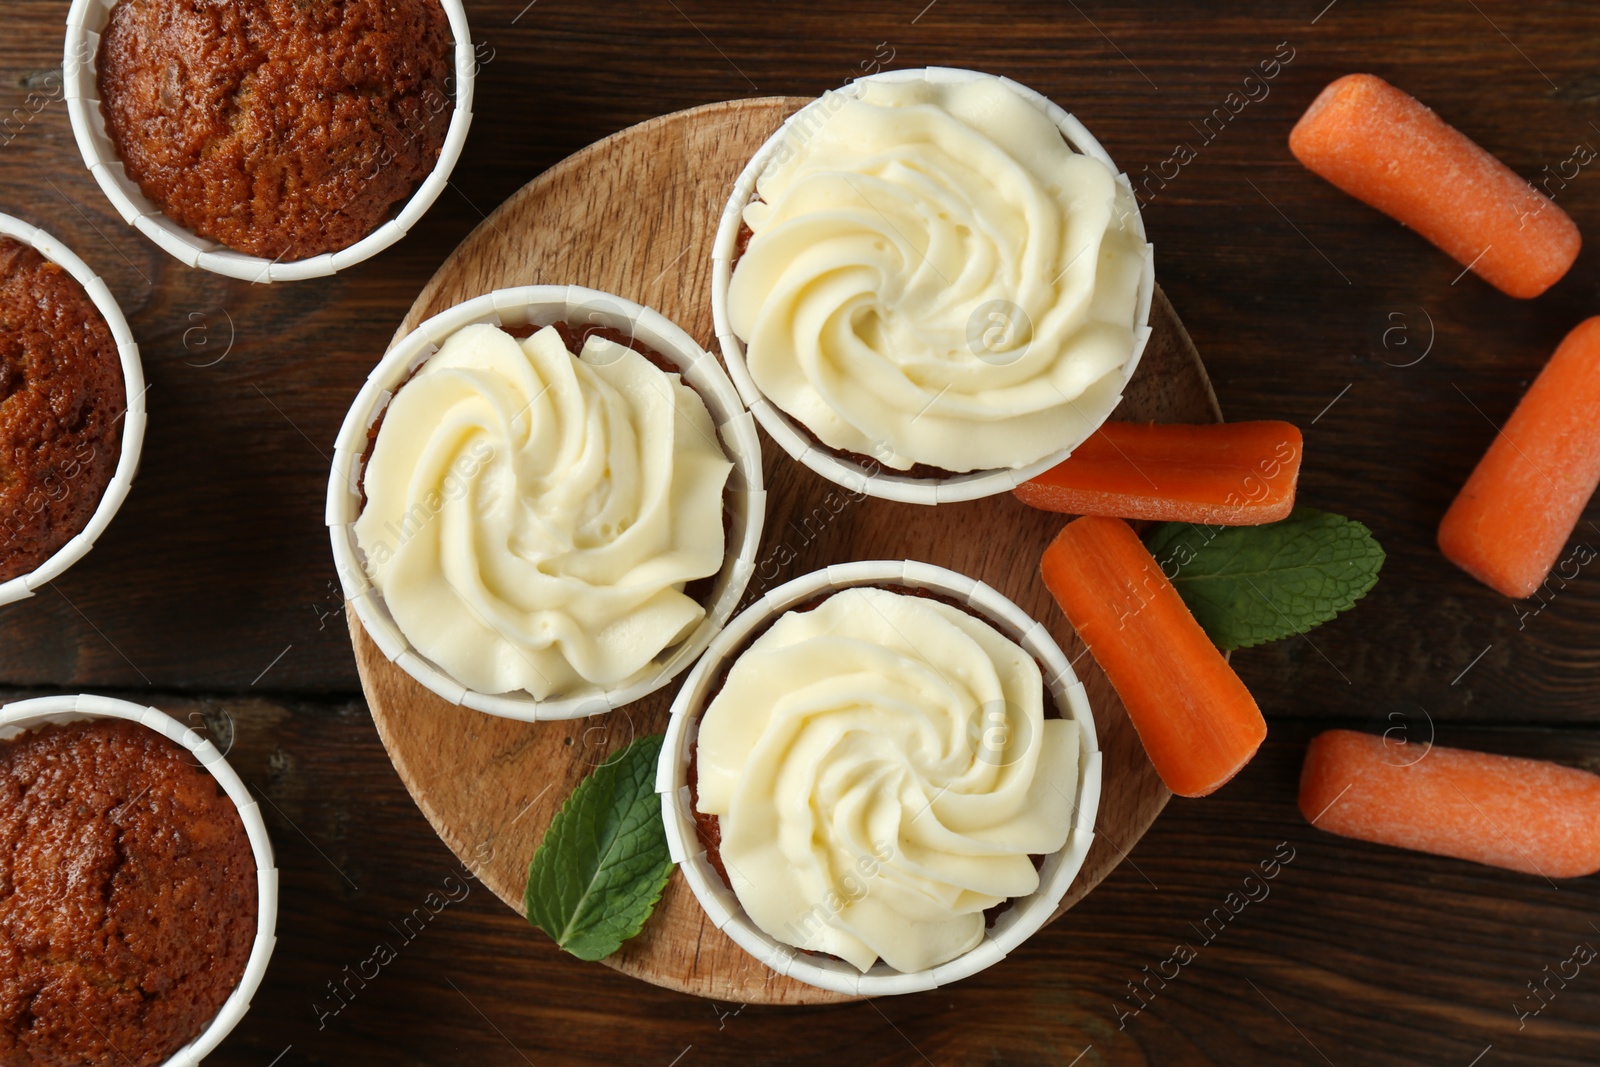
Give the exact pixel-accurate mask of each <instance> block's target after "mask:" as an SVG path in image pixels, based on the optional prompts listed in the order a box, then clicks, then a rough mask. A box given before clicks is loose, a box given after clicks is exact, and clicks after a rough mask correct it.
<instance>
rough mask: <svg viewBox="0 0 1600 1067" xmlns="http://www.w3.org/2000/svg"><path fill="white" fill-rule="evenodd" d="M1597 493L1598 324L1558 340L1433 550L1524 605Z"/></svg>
mask: <svg viewBox="0 0 1600 1067" xmlns="http://www.w3.org/2000/svg"><path fill="white" fill-rule="evenodd" d="M1596 486H1600V316H1597V317H1595V318H1592V319H1587V320H1585V321H1584V322H1582V323H1579V324H1578V326H1577V328H1576V329H1574V330H1573V331H1572V332H1571V333H1569V334H1567V336H1566V339H1565V340H1563V341H1562V342H1561V346H1560V347H1559V348H1557V349H1556V354H1555V355H1553V356H1551V357H1550V362H1549V363H1547V364H1545V368H1544V370H1542V371H1540V372H1539V376H1538V377H1537V378H1535V379H1534V381H1533V385H1531V386H1530V387H1529V388H1528V392H1527V393H1526V394H1525V395H1524V396H1523V398H1522V402H1521V403H1519V404H1518V405H1517V410H1516V411H1514V412H1512V413H1511V418H1510V420H1509V421H1507V422H1506V425H1505V428H1504V429H1503V430H1501V431H1500V433H1499V434H1497V435H1496V436H1495V439H1494V442H1493V443H1492V444H1490V445H1489V451H1487V452H1486V453H1484V456H1483V459H1481V460H1479V461H1478V466H1477V468H1476V469H1474V470H1473V472H1472V475H1471V477H1469V478H1468V479H1467V484H1466V485H1464V486H1462V487H1461V492H1460V494H1459V495H1457V496H1456V499H1455V502H1454V503H1453V504H1451V505H1450V510H1449V511H1447V512H1445V516H1444V521H1443V522H1441V523H1440V524H1439V548H1440V549H1441V550H1442V551H1443V552H1444V554H1445V557H1446V558H1447V559H1449V560H1450V562H1452V563H1454V564H1455V565H1456V566H1458V567H1460V568H1461V569H1462V570H1464V571H1466V572H1467V573H1468V574H1470V575H1472V576H1473V577H1474V578H1476V579H1478V580H1479V581H1480V582H1483V583H1484V584H1485V585H1487V586H1490V587H1491V588H1494V589H1497V590H1499V591H1500V592H1502V593H1504V594H1505V595H1506V596H1511V597H1525V596H1528V595H1530V594H1531V593H1533V592H1534V591H1535V590H1537V589H1538V588H1539V586H1540V585H1541V584H1543V583H1544V581H1545V579H1546V578H1547V577H1548V576H1549V574H1550V569H1551V568H1552V567H1554V566H1555V564H1556V560H1557V558H1558V557H1559V556H1560V555H1561V549H1562V547H1563V546H1564V545H1566V543H1567V538H1569V537H1570V536H1572V531H1573V529H1574V528H1575V527H1576V526H1577V525H1578V519H1579V517H1580V516H1582V514H1583V509H1584V506H1585V505H1586V504H1587V503H1588V502H1589V498H1590V497H1592V496H1594V491H1595V487H1596ZM1582 562H1585V563H1586V562H1588V560H1583V561H1582ZM1568 577H1571V575H1568Z"/></svg>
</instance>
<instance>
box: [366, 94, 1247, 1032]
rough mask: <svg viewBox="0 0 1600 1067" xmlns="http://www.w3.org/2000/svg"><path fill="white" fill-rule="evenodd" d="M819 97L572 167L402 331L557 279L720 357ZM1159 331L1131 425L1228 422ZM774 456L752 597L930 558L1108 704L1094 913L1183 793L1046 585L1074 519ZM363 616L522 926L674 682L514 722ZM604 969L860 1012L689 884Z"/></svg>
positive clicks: (401, 716) (477, 850)
mask: <svg viewBox="0 0 1600 1067" xmlns="http://www.w3.org/2000/svg"><path fill="white" fill-rule="evenodd" d="M804 103H805V100H804V99H801V98H793V97H773V98H768V99H761V100H741V101H729V102H726V103H721V104H710V105H707V106H705V107H699V108H694V109H692V110H690V111H682V112H678V113H676V114H672V115H664V116H662V117H660V118H656V119H652V120H650V121H649V122H645V123H642V124H640V125H638V126H634V127H632V128H630V129H626V130H623V131H621V132H620V133H617V134H614V135H613V136H611V137H608V138H606V139H605V140H603V141H600V142H598V143H596V144H593V145H590V146H589V147H588V148H585V149H584V150H583V151H581V152H578V153H577V154H576V155H573V156H571V157H569V158H568V159H566V160H564V161H562V162H561V163H560V164H558V165H556V166H555V167H553V168H551V169H550V170H548V171H546V172H545V173H544V174H541V175H540V176H539V177H538V178H536V179H534V180H533V181H532V182H530V183H529V184H528V185H526V186H524V187H523V188H522V189H521V190H519V191H518V192H517V193H516V194H515V195H513V196H512V197H511V198H510V199H509V200H507V201H506V202H505V203H504V204H502V205H500V207H499V208H498V209H497V210H496V211H495V212H494V214H492V215H490V216H489V217H488V218H487V219H485V220H484V222H483V224H482V225H480V226H479V227H478V228H477V229H476V230H474V231H473V232H472V234H471V235H469V236H468V237H467V239H466V240H465V241H463V242H462V243H461V245H460V247H459V248H457V249H456V250H455V252H454V253H452V254H451V256H450V258H449V259H447V260H446V261H445V262H444V265H443V266H441V267H440V268H439V271H438V273H437V274H435V275H434V277H433V279H432V280H431V281H430V282H429V283H428V285H427V286H426V287H425V288H424V289H423V291H422V294H421V295H420V296H419V297H418V298H417V301H416V303H415V304H413V305H412V307H411V311H410V313H409V314H407V316H406V318H405V321H404V322H403V323H402V324H401V326H400V329H399V331H398V332H397V333H396V335H395V336H396V339H397V340H398V339H399V338H400V337H402V336H404V335H405V334H406V333H408V332H409V331H410V330H411V329H413V328H414V327H415V326H416V325H417V324H418V323H420V322H421V321H423V320H424V319H426V318H428V317H429V316H431V315H434V314H436V313H437V312H439V311H442V310H443V309H445V308H447V307H450V306H451V305H453V304H457V303H459V302H461V301H463V300H466V299H469V298H471V297H474V296H478V295H480V294H483V293H487V292H489V291H491V290H493V289H500V288H504V287H507V286H513V285H530V284H535V283H558V284H575V285H586V286H590V287H592V288H595V289H600V290H604V291H606V292H611V293H616V294H618V295H620V296H624V297H628V298H630V299H633V300H636V301H638V302H639V303H641V304H646V305H649V306H650V307H653V308H655V309H656V310H658V311H660V312H661V313H662V314H664V315H665V316H666V317H667V318H669V319H671V320H673V321H674V322H676V323H678V324H679V325H680V326H682V327H683V328H684V329H685V330H687V331H688V332H689V334H690V335H691V336H693V337H694V338H695V339H696V340H697V341H698V342H699V343H700V344H701V345H703V346H704V347H705V348H706V349H707V350H708V351H711V352H713V353H715V352H717V351H718V349H717V345H716V339H715V334H714V332H713V329H712V324H711V244H712V240H713V238H714V236H715V234H716V228H717V220H718V217H719V216H720V214H721V212H722V208H723V205H724V203H725V202H726V200H727V197H728V194H729V191H730V190H731V189H732V187H733V183H734V180H735V178H736V177H737V176H738V173H739V171H740V170H741V169H742V168H743V167H744V164H745V162H746V160H748V159H749V157H750V156H751V155H752V154H754V152H755V150H756V149H757V148H758V147H759V146H760V145H761V143H762V142H763V141H764V140H765V139H766V138H767V137H768V136H770V135H771V133H772V131H773V130H775V129H776V128H777V126H778V124H779V123H780V122H781V121H782V120H783V119H784V117H786V116H787V115H789V114H790V113H791V112H793V111H794V110H795V109H796V108H798V107H800V106H801V105H802V104H804ZM1151 325H1152V327H1153V328H1154V335H1153V336H1152V337H1151V339H1150V343H1149V346H1148V347H1147V348H1146V349H1145V353H1144V358H1143V361H1142V362H1141V364H1140V366H1139V369H1138V373H1137V374H1136V375H1135V376H1134V378H1133V381H1132V382H1131V383H1130V386H1129V388H1128V390H1127V392H1126V394H1125V399H1124V400H1123V402H1122V405H1121V406H1120V407H1119V408H1118V410H1117V417H1118V418H1122V419H1129V420H1133V419H1141V420H1152V421H1157V422H1212V421H1220V420H1221V412H1220V411H1219V409H1218V407H1217V401H1216V396H1215V394H1213V393H1212V391H1211V385H1210V382H1209V381H1208V379H1207V378H1206V373H1205V368H1204V366H1203V365H1202V364H1201V362H1200V357H1199V354H1198V353H1197V352H1196V351H1195V349H1194V345H1193V343H1192V342H1191V341H1190V340H1189V335H1188V334H1187V333H1186V332H1185V331H1184V328H1183V324H1182V323H1181V322H1179V321H1178V317H1177V315H1175V314H1174V313H1173V310H1172V306H1171V305H1170V304H1168V303H1167V299H1166V297H1165V296H1164V295H1163V294H1162V293H1161V291H1160V289H1157V290H1156V294H1155V306H1154V309H1153V310H1152V313H1151ZM762 443H763V448H764V466H765V471H766V479H767V490H768V511H767V524H766V534H765V536H764V538H763V546H762V553H761V555H760V557H759V559H760V560H761V564H760V566H759V568H758V570H757V574H756V577H755V578H754V580H753V581H752V582H751V586H750V590H749V593H748V594H747V597H746V599H747V601H748V600H749V599H753V598H754V597H756V596H759V595H760V594H761V593H762V592H763V591H765V590H766V589H769V588H772V587H773V586H775V585H778V584H781V583H782V582H784V581H787V580H788V579H789V578H792V577H795V576H796V575H800V574H804V573H806V572H807V571H811V570H814V569H816V568H819V567H824V566H826V565H828V564H830V563H838V562H841V561H845V560H855V559H901V558H904V559H914V560H924V561H926V562H929V563H937V564H941V565H943V566H945V567H949V568H952V569H953V570H956V571H959V572H960V573H962V574H967V575H971V576H972V577H975V578H979V579H982V580H983V581H985V582H987V583H989V584H990V585H992V586H993V587H995V588H996V589H998V590H999V591H1000V592H1002V593H1004V594H1005V595H1006V596H1008V597H1010V598H1011V599H1012V600H1014V601H1016V603H1017V604H1019V605H1021V607H1022V608H1023V610H1025V611H1027V612H1028V613H1029V614H1030V615H1032V616H1033V617H1034V618H1037V619H1042V620H1044V622H1045V624H1046V625H1047V626H1049V628H1050V630H1051V632H1052V633H1053V634H1054V635H1055V638H1056V640H1057V641H1059V642H1060V643H1061V646H1062V648H1063V649H1064V650H1065V651H1066V654H1067V657H1068V658H1069V659H1073V660H1075V662H1076V667H1077V671H1078V674H1079V676H1080V677H1081V678H1082V679H1083V682H1084V684H1085V686H1086V687H1087V689H1088V693H1089V699H1090V702H1091V704H1092V705H1093V707H1094V713H1095V722H1096V724H1097V725H1098V727H1099V733H1100V747H1101V750H1102V751H1103V753H1104V780H1105V786H1104V793H1103V796H1102V798H1101V801H1100V815H1099V823H1098V825H1097V827H1096V831H1097V838H1096V840H1095V842H1094V845H1093V847H1092V848H1091V849H1090V851H1089V855H1088V859H1087V861H1086V862H1085V864H1084V866H1083V870H1082V872H1081V873H1080V874H1079V875H1078V878H1077V881H1076V882H1075V883H1074V884H1073V886H1072V888H1071V890H1070V891H1069V892H1068V894H1067V897H1066V900H1065V902H1064V903H1063V904H1062V907H1061V911H1065V910H1066V909H1067V908H1070V907H1071V906H1072V905H1073V904H1075V903H1077V902H1078V901H1079V900H1082V899H1083V897H1084V896H1085V895H1086V894H1087V893H1088V892H1089V891H1090V890H1091V889H1093V888H1094V887H1095V885H1097V884H1098V883H1099V882H1100V880H1101V879H1102V878H1104V877H1105V876H1106V874H1107V873H1109V872H1110V870H1111V869H1112V868H1113V867H1114V866H1116V864H1117V863H1118V861H1119V860H1120V859H1121V858H1122V857H1123V856H1124V855H1125V854H1126V852H1127V850H1128V849H1130V848H1132V847H1133V844H1134V842H1135V841H1137V840H1138V839H1139V838H1140V837H1141V836H1142V835H1143V834H1144V832H1145V830H1146V829H1147V828H1148V827H1149V826H1150V823H1151V822H1152V821H1153V820H1154V819H1155V817H1156V815H1157V814H1159V813H1160V811H1161V809H1162V808H1163V807H1164V806H1165V805H1166V802H1167V800H1168V798H1169V796H1170V794H1169V793H1168V792H1167V790H1166V788H1165V787H1164V786H1163V785H1162V784H1161V781H1160V779H1159V778H1158V777H1157V776H1156V773H1155V770H1154V768H1152V767H1151V765H1150V762H1149V760H1148V759H1147V758H1146V757H1145V754H1144V749H1143V748H1142V747H1141V746H1140V744H1139V739H1138V737H1137V735H1136V734H1135V733H1134V730H1133V726H1132V724H1131V723H1130V722H1129V720H1128V717H1127V715H1126V714H1125V713H1124V711H1123V708H1122V705H1121V703H1120V702H1119V701H1118V699H1117V695H1116V692H1115V691H1114V690H1113V689H1112V688H1111V686H1110V684H1109V683H1108V682H1107V681H1106V677H1105V675H1104V674H1103V673H1102V672H1101V671H1100V669H1099V667H1098V666H1097V665H1096V664H1095V662H1094V660H1093V658H1092V657H1088V656H1083V657H1080V656H1079V653H1081V652H1082V651H1083V647H1082V645H1081V644H1080V643H1079V642H1078V640H1077V637H1076V635H1075V634H1074V633H1073V632H1072V628H1071V627H1070V626H1069V625H1068V624H1067V622H1066V619H1065V618H1064V617H1063V616H1062V614H1061V611H1060V609H1059V608H1057V606H1056V605H1055V603H1054V602H1053V601H1052V599H1051V597H1050V594H1049V592H1048V591H1046V589H1045V587H1044V584H1043V583H1042V582H1041V581H1040V579H1039V558H1040V555H1041V553H1042V552H1043V551H1044V548H1045V546H1046V545H1047V544H1049V542H1050V540H1051V539H1052V538H1053V537H1054V536H1055V535H1056V533H1057V532H1059V531H1060V529H1061V526H1062V524H1063V521H1064V520H1063V517H1062V516H1059V515H1052V514H1048V513H1045V512H1040V511H1034V510H1032V509H1030V508H1027V507H1024V506H1023V505H1021V504H1019V503H1018V502H1017V501H1016V499H1015V498H1013V497H1012V496H1011V495H1010V494H1006V495H1004V496H999V497H994V498H991V499H988V500H978V501H973V502H971V503H965V504H942V505H939V506H938V507H924V506H919V505H913V504H897V503H892V502H888V501H882V500H872V499H864V500H861V501H851V500H849V499H848V498H847V497H845V496H844V495H843V493H842V491H841V490H839V489H838V488H837V487H835V486H833V485H832V484H831V483H829V482H826V481H824V480H823V479H822V478H820V477H818V476H817V475H816V474H813V473H812V472H811V471H809V470H807V469H806V468H805V467H803V466H802V465H800V464H799V463H796V462H795V461H793V460H791V459H790V458H789V457H788V456H787V455H786V454H785V453H783V452H782V451H781V450H780V449H779V448H777V447H776V446H775V445H774V444H773V443H772V442H771V441H770V440H767V439H766V438H765V437H763V442H762ZM348 619H349V623H350V630H351V637H352V640H353V642H354V644H355V653H356V663H357V666H358V668H359V669H360V673H361V681H362V685H363V686H364V688H365V690H366V695H367V700H368V703H369V704H370V705H371V708H372V718H373V722H374V723H376V725H377V728H378V734H379V736H380V737H381V738H382V739H383V744H384V746H385V747H386V748H387V749H388V752H389V755H390V757H391V758H392V759H393V760H394V765H395V769H396V770H398V771H399V772H400V778H401V780H402V781H403V782H405V785H406V788H407V789H409V790H410V791H411V795H412V796H413V797H415V798H416V801H417V805H418V806H419V807H420V808H421V809H422V811H423V813H424V814H425V815H426V816H427V817H428V820H429V821H430V822H431V823H432V824H433V826H434V828H435V829H436V830H438V832H439V836H440V837H441V838H443V839H444V841H445V843H446V844H447V845H449V846H450V848H451V849H452V850H453V851H454V852H455V853H456V855H458V856H460V857H461V858H462V860H463V861H465V862H466V863H468V864H469V865H470V866H471V867H472V869H473V870H475V871H476V872H477V874H478V877H479V878H480V879H481V880H482V881H483V884H484V885H486V886H488V887H489V888H490V889H491V890H493V891H494V893H495V894H496V895H497V896H499V897H500V899H501V900H504V901H505V902H506V903H507V904H509V905H510V906H511V907H512V908H514V909H516V910H517V911H518V912H519V913H520V912H521V911H522V891H523V883H524V881H525V880H526V877H527V870H528V861H529V859H530V858H531V857H532V855H533V851H534V849H535V847H536V846H537V845H538V843H539V841H540V839H541V837H542V836H543V835H544V831H545V828H546V827H547V826H548V825H549V822H550V820H551V818H552V817H553V816H554V815H555V812H556V810H557V809H558V808H559V807H560V805H561V803H562V801H563V800H565V799H566V796H567V794H568V793H569V792H570V791H571V790H572V788H573V787H574V786H575V785H577V783H578V781H579V780H580V779H582V778H583V776H584V775H585V774H587V773H588V772H589V770H590V768H591V767H593V766H594V765H595V764H597V763H599V762H601V761H603V760H604V759H605V758H606V756H607V755H608V754H609V753H611V752H613V751H615V750H617V749H618V748H620V747H622V746H623V745H626V744H627V743H628V742H629V741H631V740H632V739H633V738H634V737H636V736H644V735H648V734H651V733H659V732H660V731H662V730H663V729H665V728H666V723H667V713H668V709H669V707H670V705H671V703H672V698H673V696H674V695H675V694H676V692H677V689H678V686H677V683H674V684H672V685H670V686H668V687H666V688H665V689H663V690H661V691H659V692H657V693H655V694H653V695H652V696H650V697H648V698H646V699H644V700H641V701H638V702H637V703H635V704H632V705H630V706H628V707H626V708H623V709H620V710H618V711H616V712H614V713H612V714H611V715H608V716H603V717H601V718H598V719H581V720H576V721H571V722H550V723H524V722H516V721H512V720H509V719H499V718H495V717H493V716H490V715H485V714H481V713H479V712H476V711H470V710H467V709H465V708H460V707H456V706H453V705H450V704H447V703H446V702H444V701H443V700H441V699H439V698H438V697H436V696H434V695H433V694H431V693H429V692H428V691H427V690H425V689H423V688H422V686H420V685H418V684H417V683H416V682H414V681H412V680H411V678H410V677H408V676H407V675H406V674H405V673H404V672H402V671H401V670H400V669H399V668H398V667H396V666H394V665H393V664H392V663H390V662H389V661H388V660H387V659H385V658H384V657H383V654H382V653H381V652H379V650H378V648H377V646H376V645H375V644H374V643H373V642H372V640H371V639H370V638H369V637H368V636H367V634H366V633H365V631H363V630H362V628H361V625H360V623H359V622H358V621H357V620H356V617H355V615H354V613H353V612H350V613H349V614H348ZM680 680H681V676H680ZM1058 914H1059V913H1058ZM530 936H537V935H530ZM605 963H606V964H607V965H608V966H611V967H614V968H616V969H617V970H619V971H622V972H623V973H625V974H630V975H633V976H634V977H636V978H641V979H644V980H645V981H647V982H653V983H655V984H656V985H660V986H665V987H667V988H669V989H676V990H681V991H683V992H686V993H693V994H696V995H698V996H703V997H711V998H714V999H717V1000H724V1001H729V1002H734V1003H761V1004H824V1003H834V1002H839V1001H844V1000H849V999H851V998H849V997H846V996H842V995H839V994H835V993H829V992H825V991H823V990H820V989H815V988H813V987H811V986H808V985H804V984H802V983H799V982H796V981H793V980H791V979H788V978H784V977H781V976H779V975H776V974H774V973H772V972H771V971H769V970H767V969H766V968H765V967H763V966H762V965H761V964H759V963H757V962H756V961H755V960H754V959H753V958H751V957H750V956H749V955H747V954H746V953H745V952H744V951H743V950H742V949H740V948H739V947H738V946H737V945H735V944H734V943H733V942H732V941H731V940H730V939H729V938H728V937H727V936H726V935H724V934H723V933H722V932H721V931H719V930H717V929H716V928H715V927H713V926H712V925H711V924H710V923H709V922H708V921H707V920H706V918H705V915H704V913H703V912H702V911H701V910H700V907H699V905H698V904H697V903H696V901H695V899H694V897H693V895H692V894H691V893H690V892H689V889H688V886H687V885H686V884H685V883H684V880H683V877H682V875H681V874H678V873H674V874H673V876H672V880H671V881H670V882H669V883H668V885H667V888H666V892H665V893H664V894H663V895H662V898H661V903H660V904H659V905H658V907H657V908H656V911H655V914H654V915H653V916H652V917H651V919H650V921H649V923H648V924H646V926H645V928H644V931H643V932H642V933H641V934H640V935H639V936H638V937H636V938H634V939H633V940H632V941H629V942H628V943H627V944H625V945H624V946H623V947H622V950H621V951H619V952H618V953H616V954H615V955H614V956H612V957H610V958H609V959H607V960H606V961H605ZM573 965H574V966H580V964H578V963H577V962H576V961H574V964H573ZM999 966H1001V967H1004V966H1005V965H1004V964H1003V963H1002V964H1000V965H999Z"/></svg>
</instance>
